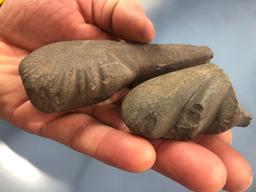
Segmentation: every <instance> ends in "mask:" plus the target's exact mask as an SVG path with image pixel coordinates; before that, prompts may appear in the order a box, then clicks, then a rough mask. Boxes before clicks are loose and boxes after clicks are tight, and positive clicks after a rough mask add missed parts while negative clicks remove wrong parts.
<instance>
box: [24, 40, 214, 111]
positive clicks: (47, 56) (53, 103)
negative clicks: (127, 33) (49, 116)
mask: <svg viewBox="0 0 256 192" xmlns="http://www.w3.org/2000/svg"><path fill="white" fill-rule="evenodd" d="M212 56H213V54H212V52H211V50H210V49H209V48H208V47H204V46H192V45H142V44H132V43H121V42H115V41H93V40H91V41H67V42H58V43H53V44H49V45H46V46H43V47H41V48H39V49H38V50H36V51H34V52H32V53H31V54H30V55H29V56H28V57H26V58H25V59H24V60H23V61H22V62H21V64H20V75H21V78H22V81H23V84H24V87H25V90H26V93H27V95H28V97H29V99H30V100H31V102H32V104H33V105H34V106H35V107H36V108H37V109H39V110H41V111H43V112H56V111H65V110H69V109H74V108H78V107H83V106H87V105H91V104H95V103H98V102H100V101H103V100H105V99H107V98H109V97H110V96H111V95H112V94H113V93H115V92H116V91H118V90H119V89H121V88H123V87H125V86H128V85H130V84H131V83H135V84H138V83H140V82H143V81H144V80H147V79H149V78H152V77H155V76H158V75H160V74H163V73H167V72H171V71H176V70H179V69H182V68H187V67H191V66H195V65H200V64H203V63H206V62H208V61H209V60H210V59H211V58H212Z"/></svg>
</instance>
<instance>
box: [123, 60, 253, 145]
mask: <svg viewBox="0 0 256 192" xmlns="http://www.w3.org/2000/svg"><path fill="white" fill-rule="evenodd" d="M122 117H123V119H124V121H125V123H126V124H127V126H128V127H129V128H130V129H131V130H132V131H133V132H134V133H137V134H139V135H142V136H145V137H149V138H166V139H174V140H188V139H192V138H194V137H195V136H197V135H198V134H199V133H206V134H216V133H220V132H224V131H226V130H228V129H230V128H232V127H234V126H247V125H248V124H249V123H250V120H251V116H250V114H249V113H247V112H245V111H244V110H243V109H242V108H241V107H240V105H239V103H238V101H237V99H236V96H235V93H234V90H233V88H232V85H231V83H230V81H229V79H228V77H227V76H226V75H225V74H224V72H223V70H221V69H219V68H218V67H217V66H216V65H214V64H204V65H200V66H196V67H191V68H187V69H183V70H179V71H176V72H172V73H168V74H164V75H161V76H158V77H155V78H153V79H150V80H148V81H145V82H144V83H142V84H140V85H138V86H137V87H135V88H134V89H133V90H132V91H131V92H130V93H129V94H128V95H127V96H126V97H125V99H124V101H123V103H122Z"/></svg>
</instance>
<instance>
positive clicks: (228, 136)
mask: <svg viewBox="0 0 256 192" xmlns="http://www.w3.org/2000/svg"><path fill="white" fill-rule="evenodd" d="M209 136H210V135H209ZM212 137H216V138H217V139H219V140H220V141H222V142H224V143H226V144H228V145H231V144H232V139H233V136H232V132H231V130H228V131H225V132H223V133H219V134H216V135H212Z"/></svg>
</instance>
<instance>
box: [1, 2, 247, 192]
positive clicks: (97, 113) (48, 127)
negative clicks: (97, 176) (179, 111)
mask: <svg viewBox="0 0 256 192" xmlns="http://www.w3.org/2000/svg"><path fill="white" fill-rule="evenodd" d="M92 5H93V6H92ZM92 10H93V11H92ZM85 21H86V23H85ZM0 23H1V24H0V36H1V42H0V82H1V83H0V106H1V108H0V117H2V118H4V119H5V120H7V121H9V122H11V123H12V124H14V125H16V126H17V127H20V128H23V129H24V130H26V131H28V132H31V133H34V134H37V135H41V136H43V137H47V138H51V139H54V140H56V141H58V142H60V143H63V144H65V145H67V146H69V147H71V148H73V149H75V150H77V151H80V152H82V153H85V154H88V155H90V156H92V157H94V158H97V159H99V160H101V161H103V162H105V163H108V164H110V165H112V166H115V167H118V168H121V169H124V170H127V171H132V172H141V171H145V170H147V169H149V168H151V167H152V168H153V169H154V170H156V171H158V172H160V173H162V174H164V175H166V176H167V177H169V178H171V179H174V180H176V181H177V182H180V183H181V184H183V185H184V186H186V187H187V188H190V189H191V190H193V191H207V192H208V191H218V190H219V189H221V188H222V187H223V186H224V185H225V189H227V190H229V191H245V190H246V188H247V187H248V185H249V184H250V181H251V178H252V175H251V169H250V166H249V165H248V163H247V162H246V160H245V159H244V158H243V157H242V156H241V155H240V154H238V152H236V151H235V150H234V149H233V148H231V147H230V143H231V140H232V135H231V132H230V131H228V132H226V133H223V134H220V135H214V136H200V137H198V138H197V139H196V140H195V141H194V142H176V141H164V140H154V141H152V140H146V139H144V138H141V137H138V136H135V135H132V134H130V133H128V132H127V129H126V127H125V125H124V123H123V121H122V118H121V116H120V108H119V106H118V105H115V101H117V100H118V99H120V98H121V97H122V96H123V95H124V94H125V92H126V91H121V92H119V93H117V94H116V95H115V96H113V97H112V98H111V99H110V101H111V102H112V103H107V104H106V103H105V104H102V105H95V106H91V107H86V108H82V109H77V110H74V111H70V112H68V113H54V114H46V113H42V112H40V111H38V110H37V109H35V108H34V107H33V106H32V104H31V103H30V101H29V100H28V98H27V96H26V93H25V91H24V88H23V85H22V82H21V79H20V77H19V73H18V65H19V62H20V61H21V59H22V58H23V57H25V56H26V55H27V54H28V53H29V51H30V50H33V49H35V48H38V47H40V46H42V45H43V44H47V43H50V42H55V41H61V40H69V39H105V38H121V39H125V40H132V41H141V42H149V41H150V40H151V39H152V38H153V35H154V32H153V26H152V24H151V22H150V21H149V20H148V19H147V17H146V16H145V15H144V14H143V11H142V9H141V8H140V7H139V5H138V3H137V2H136V1H135V0H129V1H128V0H127V1H125V0H123V1H122V0H120V1H117V0H106V1H104V0H98V1H97V0H94V1H93V0H76V1H75V0H55V1H52V0H44V1H36V0H20V1H15V0H6V2H5V4H4V5H3V7H2V8H1V9H0ZM106 31H107V32H106ZM21 48H22V49H21Z"/></svg>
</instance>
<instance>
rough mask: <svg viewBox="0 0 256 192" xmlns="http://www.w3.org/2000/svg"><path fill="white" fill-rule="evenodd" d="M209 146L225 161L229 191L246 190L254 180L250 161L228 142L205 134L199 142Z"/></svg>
mask: <svg viewBox="0 0 256 192" xmlns="http://www.w3.org/2000/svg"><path fill="white" fill-rule="evenodd" d="M198 143H199V144H200V145H202V146H204V147H206V148H208V149H209V150H211V151H212V152H214V153H215V154H216V155H218V156H219V158H220V159H221V160H222V161H223V163H224V164H225V166H226V169H227V174H228V175H227V182H226V185H225V189H226V190H228V191H246V190H247V189H248V187H249V186H250V185H251V182H252V171H251V167H250V165H249V163H248V162H247V161H246V160H245V159H244V158H243V157H242V156H241V155H240V154H239V153H238V152H237V151H235V150H234V149H233V148H231V147H230V146H229V145H228V144H226V143H223V142H221V141H220V140H219V139H217V138H215V137H211V136H203V137H202V138H201V139H200V141H199V142H198Z"/></svg>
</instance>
